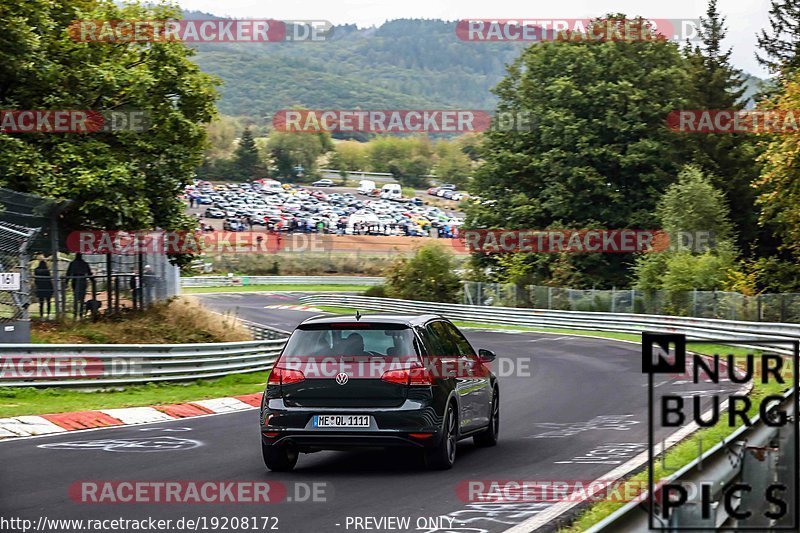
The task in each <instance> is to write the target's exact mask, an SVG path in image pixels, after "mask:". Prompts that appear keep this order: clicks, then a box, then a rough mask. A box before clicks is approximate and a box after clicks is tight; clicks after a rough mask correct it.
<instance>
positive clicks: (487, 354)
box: [478, 348, 497, 363]
mask: <svg viewBox="0 0 800 533" xmlns="http://www.w3.org/2000/svg"><path fill="white" fill-rule="evenodd" d="M496 358H497V354H496V353H494V352H493V351H491V350H484V349H483V348H481V349H480V350H478V359H480V360H481V362H482V363H491V362H492V361H494V360H495V359H496Z"/></svg>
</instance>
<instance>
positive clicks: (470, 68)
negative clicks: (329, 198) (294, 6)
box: [184, 11, 762, 122]
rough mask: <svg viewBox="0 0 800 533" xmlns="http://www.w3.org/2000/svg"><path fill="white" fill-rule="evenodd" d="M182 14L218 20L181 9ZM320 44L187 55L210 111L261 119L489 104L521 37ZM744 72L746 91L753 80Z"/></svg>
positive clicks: (431, 34) (421, 26) (402, 23)
mask: <svg viewBox="0 0 800 533" xmlns="http://www.w3.org/2000/svg"><path fill="white" fill-rule="evenodd" d="M184 16H185V17H186V18H195V19H197V18H205V19H208V18H219V17H213V16H211V15H208V14H205V13H200V12H196V11H194V12H184ZM332 34H333V37H332V38H331V39H330V40H329V41H326V42H320V43H263V44H251V43H214V44H208V43H204V44H197V45H195V48H196V49H197V56H196V57H195V61H196V62H197V63H198V64H199V65H200V67H201V68H202V69H203V70H205V71H206V72H210V73H212V74H216V75H217V76H219V77H220V78H222V80H223V81H224V85H223V86H222V87H220V92H221V94H222V98H221V100H220V102H219V110H220V112H221V113H222V114H224V115H232V116H247V117H249V118H251V119H259V118H260V119H261V120H264V121H265V122H268V121H269V119H270V118H271V116H272V114H273V113H274V112H275V111H277V110H279V109H285V108H289V107H293V106H298V105H300V106H305V107H308V108H316V109H330V108H334V109H336V108H338V109H352V108H361V109H404V108H405V109H408V108H422V109H425V108H427V109H439V108H451V109H453V108H461V109H487V110H490V109H494V105H495V101H496V100H495V97H494V95H493V94H492V93H491V88H492V87H494V86H495V85H496V84H497V83H498V82H499V81H500V80H501V79H502V77H503V76H504V75H505V65H506V64H508V63H510V62H511V61H513V60H514V59H515V58H516V57H517V56H518V55H519V53H520V52H521V50H522V47H523V46H524V44H523V43H502V42H494V43H486V42H484V43H478V42H474V43H471V42H464V41H460V40H459V39H458V38H457V37H456V33H455V23H454V22H446V21H442V20H423V19H399V20H393V21H389V22H386V23H384V24H383V25H381V26H380V27H378V28H363V29H358V28H357V27H356V26H355V25H343V26H336V27H334V29H333V33H332ZM761 81H762V80H760V79H758V78H755V77H752V76H747V75H746V85H747V92H746V95H745V97H746V98H749V97H751V96H752V95H753V94H755V92H757V90H758V89H759V88H760V87H761Z"/></svg>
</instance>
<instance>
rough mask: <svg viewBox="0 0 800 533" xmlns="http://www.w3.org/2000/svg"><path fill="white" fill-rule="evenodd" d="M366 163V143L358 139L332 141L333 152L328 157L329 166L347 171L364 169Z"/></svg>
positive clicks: (367, 159) (367, 161)
mask: <svg viewBox="0 0 800 533" xmlns="http://www.w3.org/2000/svg"><path fill="white" fill-rule="evenodd" d="M368 164H369V158H368V155H367V147H366V144H365V143H361V142H358V141H340V142H337V143H334V145H333V152H332V153H331V155H330V157H329V159H328V165H329V166H330V168H335V169H337V170H344V171H347V172H353V171H363V170H366V168H367V165H368Z"/></svg>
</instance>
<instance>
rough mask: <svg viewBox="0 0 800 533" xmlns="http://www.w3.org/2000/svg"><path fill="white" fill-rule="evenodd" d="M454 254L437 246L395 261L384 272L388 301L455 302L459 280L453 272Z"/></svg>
mask: <svg viewBox="0 0 800 533" xmlns="http://www.w3.org/2000/svg"><path fill="white" fill-rule="evenodd" d="M454 269H455V261H454V258H453V255H452V254H451V253H450V252H448V251H447V250H445V249H444V248H443V247H442V246H440V245H437V244H427V245H425V246H422V247H421V248H419V249H418V250H417V251H416V253H415V254H414V256H413V257H411V258H401V259H398V260H396V261H395V262H394V263H393V264H392V265H391V266H390V267H389V268H388V269H387V270H386V273H385V277H386V294H387V296H389V297H390V298H402V299H405V300H422V301H426V302H457V301H458V296H459V292H460V290H461V281H460V280H459V278H458V276H457V275H456V274H455V273H454V272H453V270H454Z"/></svg>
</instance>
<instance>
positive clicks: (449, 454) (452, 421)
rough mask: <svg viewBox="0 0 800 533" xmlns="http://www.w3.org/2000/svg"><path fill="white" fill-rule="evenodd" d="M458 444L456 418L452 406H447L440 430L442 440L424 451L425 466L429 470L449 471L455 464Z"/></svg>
mask: <svg viewBox="0 0 800 533" xmlns="http://www.w3.org/2000/svg"><path fill="white" fill-rule="evenodd" d="M457 443H458V417H457V416H456V410H455V409H454V408H453V404H452V403H451V404H449V405H448V406H447V411H446V412H445V415H444V426H443V428H442V439H441V441H440V442H439V444H437V445H436V446H434V447H433V448H430V449H428V450H425V465H426V466H427V467H428V468H430V469H431V470H449V469H450V468H453V464H454V463H455V462H456V444H457Z"/></svg>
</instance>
